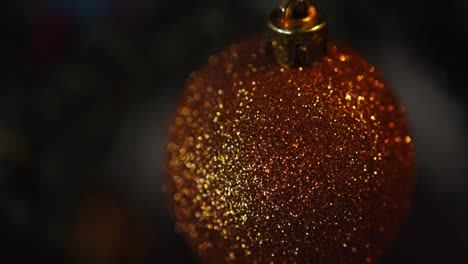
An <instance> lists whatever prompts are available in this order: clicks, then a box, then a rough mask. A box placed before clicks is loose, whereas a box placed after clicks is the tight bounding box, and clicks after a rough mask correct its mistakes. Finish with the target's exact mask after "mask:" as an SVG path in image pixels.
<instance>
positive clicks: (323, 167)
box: [165, 38, 415, 263]
mask: <svg viewBox="0 0 468 264" xmlns="http://www.w3.org/2000/svg"><path fill="white" fill-rule="evenodd" d="M260 43H261V42H260V41H259V39H258V38H252V39H249V40H246V41H244V42H241V43H238V44H235V45H232V46H230V47H229V48H228V49H226V50H225V51H224V52H221V53H220V54H218V55H216V56H212V57H210V59H209V63H208V64H207V65H206V66H205V67H203V68H202V69H201V70H200V71H197V72H194V73H192V74H191V76H190V78H189V80H188V82H187V87H186V91H185V94H184V95H183V98H182V101H181V103H180V105H179V107H178V111H177V115H176V116H175V118H174V121H173V122H172V124H171V126H170V131H169V140H168V144H167V153H168V160H167V174H168V178H167V181H166V184H165V188H166V191H167V193H168V194H169V199H170V204H171V208H172V212H173V214H174V218H175V220H176V231H177V232H178V233H179V234H180V235H182V236H183V237H184V238H185V240H186V241H187V243H188V245H189V246H190V247H191V248H192V249H193V251H194V252H195V254H196V255H197V256H198V257H199V258H200V259H201V260H202V261H203V262H204V263H213V262H215V263H220V262H241V263H244V262H247V263H268V262H271V261H273V262H281V263H293V262H299V263H303V262H317V263H370V262H374V261H375V260H376V259H378V258H379V256H380V255H381V254H382V253H383V250H385V249H386V248H387V247H388V246H389V245H390V243H391V242H392V240H393V239H394V237H395V235H396V233H397V231H398V229H399V226H400V224H401V222H402V221H403V219H404V216H405V215H406V212H407V210H408V208H409V205H410V200H411V193H412V185H413V180H414V174H415V173H414V157H413V146H412V142H411V141H412V140H411V137H410V135H409V134H408V128H407V120H406V118H405V116H404V109H403V107H402V106H401V105H400V104H399V103H398V102H397V100H396V98H395V97H394V95H393V94H392V92H391V91H390V90H389V88H388V87H387V85H385V83H384V82H383V81H382V79H381V77H380V76H379V74H378V73H377V72H376V71H375V69H374V67H373V66H372V65H370V64H368V62H366V60H364V59H363V58H362V57H361V56H360V55H358V54H356V53H355V52H353V51H351V50H349V49H347V48H344V47H339V46H337V45H335V44H329V46H328V53H327V56H326V57H324V58H323V59H321V60H320V61H319V62H317V64H316V65H315V66H314V67H311V68H304V69H302V68H297V69H282V68H280V67H279V66H278V65H277V64H276V62H275V59H274V57H273V56H272V55H271V54H268V53H267V52H265V50H264V49H262V47H261V45H260Z"/></svg>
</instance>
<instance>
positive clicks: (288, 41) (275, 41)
mask: <svg viewBox="0 0 468 264" xmlns="http://www.w3.org/2000/svg"><path fill="white" fill-rule="evenodd" d="M326 39H327V21H326V19H325V17H324V16H323V15H322V14H321V13H320V11H319V10H318V9H317V7H316V5H315V0H283V1H282V3H281V4H280V6H279V7H277V8H276V9H275V10H274V11H273V12H272V14H271V15H270V19H269V21H268V41H270V43H271V48H272V49H273V52H274V54H275V56H276V59H277V61H278V63H279V64H280V65H281V66H283V67H288V68H289V67H292V66H295V65H299V66H311V65H312V64H313V63H314V61H316V60H317V59H319V58H320V57H322V56H323V55H324V54H325V51H326Z"/></svg>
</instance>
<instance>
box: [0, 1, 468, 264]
mask: <svg viewBox="0 0 468 264" xmlns="http://www.w3.org/2000/svg"><path fill="white" fill-rule="evenodd" d="M279 2H280V1H279V0H276V1H275V0H257V1H251V0H237V1H219V0H206V1H193V0H192V1H189V0H177V1H176V0H172V1H169V0H167V1H163V0H160V1H157V0H43V1H32V0H30V1H26V0H22V1H17V0H2V1H1V2H0V17H1V21H2V23H1V26H2V29H3V30H2V33H3V34H2V41H1V43H0V48H1V49H0V58H1V63H2V64H3V67H2V68H3V69H2V70H1V74H2V75H4V76H2V77H1V79H0V80H1V83H0V241H1V242H2V243H1V245H0V262H1V263H29V262H31V261H34V263H191V262H194V259H193V258H192V256H191V254H190V252H188V250H187V249H186V247H185V245H184V243H183V242H182V241H181V240H180V239H179V238H178V237H177V236H176V234H175V233H174V228H173V223H172V221H171V219H170V217H169V214H168V210H167V207H166V202H165V196H164V195H163V193H162V190H161V184H162V179H163V175H162V173H161V160H162V155H161V149H162V146H163V143H164V137H165V134H166V129H167V125H168V122H169V117H170V115H171V112H172V111H173V110H174V107H175V102H176V100H177V97H178V95H179V94H180V92H181V91H182V89H183V85H184V82H185V80H186V78H187V75H188V74H189V73H190V72H191V71H192V70H194V69H197V68H198V67H200V66H201V65H203V64H204V63H205V62H206V61H207V58H208V56H209V55H211V54H213V53H216V52H218V51H220V50H221V49H222V48H224V47H225V46H226V45H228V44H229V43H231V42H234V41H236V40H238V39H240V38H242V37H243V36H247V35H250V34H253V33H256V32H261V31H262V29H263V26H264V22H265V19H266V17H267V15H268V14H269V12H270V11H271V9H272V8H273V7H274V6H275V5H276V4H278V3H279ZM319 2H320V5H321V7H323V9H324V10H325V12H326V14H327V16H328V18H329V22H330V31H331V35H332V37H333V38H334V39H337V40H339V41H342V42H345V43H348V44H349V45H350V46H352V47H354V48H355V49H357V50H359V51H360V52H361V53H363V54H364V55H366V57H367V58H369V60H370V61H371V62H372V63H374V64H376V65H377V68H378V69H380V71H382V72H383V73H384V76H385V77H386V79H387V80H388V82H389V83H390V84H391V85H392V87H394V90H395V92H396V94H397V95H398V96H399V98H400V99H401V101H402V102H404V103H405V104H406V106H407V110H408V114H409V118H410V122H411V128H412V131H413V138H414V142H415V145H416V154H417V165H418V179H417V183H416V186H415V195H414V205H413V208H412V210H411V212H410V215H409V218H408V221H407V223H406V224H405V225H404V226H403V228H402V231H401V233H400V235H399V237H398V239H397V241H396V242H395V244H394V247H393V249H392V250H390V251H389V252H388V253H387V255H386V256H385V257H384V259H383V260H382V263H454V262H463V261H464V260H466V257H468V230H467V228H466V226H467V225H466V223H468V206H467V203H466V202H465V201H467V200H468V197H467V196H468V180H467V178H466V176H468V175H467V174H468V173H467V170H468V141H467V139H468V137H467V135H468V126H467V113H468V109H467V106H468V99H467V98H468V97H466V96H464V90H465V88H466V87H465V86H466V85H465V78H466V77H465V76H464V75H466V74H463V73H462V74H456V73H455V72H458V71H456V69H457V68H459V69H460V67H458V66H456V63H461V64H462V65H463V60H461V57H462V56H463V55H462V54H463V53H464V52H466V47H468V45H467V44H468V43H467V41H466V37H467V31H468V23H467V21H466V18H465V17H466V14H467V13H468V12H467V11H468V2H467V1H461V0H460V1H456V0H446V1H439V2H438V3H434V4H431V3H429V1H424V0H407V1H403V0H393V1H371V0H353V1H351V0H328V1H326V0H322V1H319ZM465 66H466V65H465ZM465 66H463V67H465ZM465 68H466V67H465ZM452 69H454V70H452ZM12 260H13V262H10V261H12Z"/></svg>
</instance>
